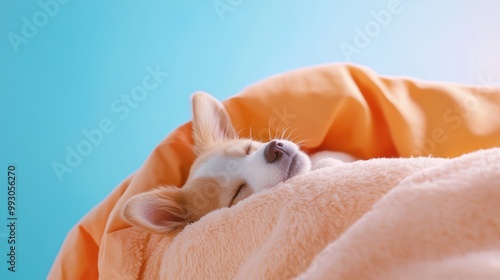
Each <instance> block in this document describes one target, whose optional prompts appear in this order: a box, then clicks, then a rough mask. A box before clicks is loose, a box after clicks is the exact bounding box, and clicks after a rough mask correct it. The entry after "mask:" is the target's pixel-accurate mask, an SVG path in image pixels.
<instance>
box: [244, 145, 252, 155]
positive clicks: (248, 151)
mask: <svg viewBox="0 0 500 280" xmlns="http://www.w3.org/2000/svg"><path fill="white" fill-rule="evenodd" d="M251 150H252V144H250V145H248V147H247V150H246V151H245V153H246V154H247V156H248V155H249V154H250V152H251Z"/></svg>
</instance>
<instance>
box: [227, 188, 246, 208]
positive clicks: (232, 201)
mask: <svg viewBox="0 0 500 280" xmlns="http://www.w3.org/2000/svg"><path fill="white" fill-rule="evenodd" d="M245 186H246V185H245V184H241V186H240V187H239V188H238V190H237V191H236V193H235V194H234V196H233V199H231V203H230V204H229V206H233V204H234V201H235V200H236V198H237V197H238V195H239V194H240V193H241V191H242V190H243V188H244V187H245Z"/></svg>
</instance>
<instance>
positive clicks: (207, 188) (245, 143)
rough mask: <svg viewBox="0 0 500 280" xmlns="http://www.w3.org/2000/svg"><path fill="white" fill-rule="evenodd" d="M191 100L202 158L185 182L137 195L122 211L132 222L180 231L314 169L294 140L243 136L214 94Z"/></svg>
mask: <svg viewBox="0 0 500 280" xmlns="http://www.w3.org/2000/svg"><path fill="white" fill-rule="evenodd" d="M192 103H193V121H192V127H193V139H194V151H195V153H196V155H197V158H196V160H195V161H194V163H193V165H192V166H191V170H190V173H189V177H188V179H187V181H186V183H185V184H184V186H183V187H182V188H176V187H161V188H158V189H156V190H153V191H150V192H146V193H142V194H139V195H136V196H134V197H132V198H131V199H130V200H129V201H128V202H127V203H126V204H125V207H124V210H123V217H124V218H125V220H127V221H129V222H130V223H132V224H135V225H138V226H141V227H143V228H146V229H148V230H152V231H154V232H158V233H166V232H170V231H174V230H177V229H181V228H183V227H184V226H185V225H186V224H188V223H192V222H195V221H197V220H198V219H200V218H201V217H202V216H204V215H206V214H207V213H209V212H211V211H213V210H215V209H218V208H222V207H230V206H232V205H235V204H236V203H238V202H239V201H241V200H243V199H245V198H247V197H248V196H250V195H252V194H254V193H257V192H259V191H262V190H264V189H267V188H271V187H274V186H276V185H277V184H278V183H280V182H283V181H285V180H287V179H289V178H291V177H293V176H295V175H298V174H301V173H304V172H306V171H308V170H309V169H310V167H311V163H310V160H309V158H308V157H307V155H306V154H304V153H303V152H301V151H300V150H299V147H298V146H297V145H296V144H294V143H292V142H290V141H286V140H278V139H277V140H272V141H269V142H267V143H263V142H259V141H254V140H251V139H240V138H238V136H237V133H236V132H235V130H234V128H233V126H232V125H231V121H230V118H229V115H228V113H227V112H226V110H225V109H224V107H223V106H222V104H221V103H220V102H219V101H217V100H216V99H214V98H213V97H211V96H210V95H208V94H205V93H197V94H195V95H194V96H193V98H192Z"/></svg>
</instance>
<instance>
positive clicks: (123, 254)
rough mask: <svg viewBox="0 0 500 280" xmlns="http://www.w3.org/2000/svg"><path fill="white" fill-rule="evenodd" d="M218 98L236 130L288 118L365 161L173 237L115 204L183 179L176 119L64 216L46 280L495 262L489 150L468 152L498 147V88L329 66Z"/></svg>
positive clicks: (395, 269) (493, 166) (312, 275)
mask: <svg viewBox="0 0 500 280" xmlns="http://www.w3.org/2000/svg"><path fill="white" fill-rule="evenodd" d="M185 106H190V105H189V100H186V103H185ZM224 106H225V107H226V109H227V111H228V112H229V115H230V117H231V122H232V123H233V125H234V126H235V128H236V130H237V131H241V136H242V137H249V136H250V133H251V132H252V135H253V138H255V139H258V140H263V141H266V140H268V137H269V136H270V135H269V134H271V136H272V135H277V134H278V135H279V133H281V132H282V131H283V130H284V129H285V127H286V128H288V131H292V132H293V133H292V135H291V138H296V139H297V140H303V144H302V148H303V149H304V150H306V151H307V152H311V153H313V152H316V151H320V150H335V151H342V152H347V153H350V154H353V155H354V156H356V157H358V158H362V159H367V161H360V162H355V163H349V164H339V165H336V166H332V167H327V168H324V169H321V170H317V171H315V172H313V173H311V174H307V175H305V176H302V177H298V178H295V179H293V180H291V181H290V182H287V183H285V184H282V185H281V186H278V187H276V188H275V189H272V190H270V191H267V192H265V193H261V194H258V195H255V196H254V197H252V198H249V199H248V200H247V201H245V202H242V203H241V204H238V205H236V207H234V208H232V209H221V210H220V211H216V212H213V213H211V214H209V215H208V216H206V217H204V219H202V220H201V221H199V223H195V224H192V225H190V226H188V227H187V228H186V229H185V230H184V231H183V232H181V233H180V234H179V235H177V236H159V235H152V234H148V233H146V232H143V231H141V230H140V229H138V228H136V227H131V226H130V225H129V224H127V223H126V222H125V221H123V219H122V218H121V216H120V213H121V210H122V207H123V204H124V202H125V201H127V200H128V199H129V198H130V197H132V196H134V195H136V194H138V193H141V192H145V191H148V190H151V189H153V188H156V187H157V186H161V185H170V186H182V184H183V182H184V181H185V180H186V177H187V175H188V171H189V168H190V165H191V163H192V161H193V158H194V154H193V152H192V138H191V126H190V124H189V123H188V124H185V125H183V126H181V127H179V128H178V129H176V130H175V131H173V132H172V133H171V134H170V135H169V136H168V137H167V138H165V140H163V141H162V142H161V143H160V144H159V145H158V146H157V147H156V148H155V149H154V150H153V151H152V153H151V155H150V156H149V157H148V159H147V160H146V161H145V162H144V164H143V166H142V167H141V168H139V169H138V170H137V172H135V173H134V174H132V175H130V176H129V177H128V178H127V179H126V180H124V181H123V182H122V183H121V184H119V185H118V186H117V187H116V188H115V189H114V190H113V192H112V193H111V194H110V195H109V196H108V197H107V198H106V199H105V200H103V201H102V202H101V203H99V204H98V205H97V206H96V207H95V208H94V209H92V211H89V213H88V214H87V215H85V217H83V218H82V220H81V221H80V222H79V223H78V224H77V225H75V227H74V228H73V229H72V230H71V232H69V233H68V235H67V237H66V240H65V241H64V244H63V245H62V247H61V250H60V252H59V255H58V256H57V258H56V259H55V261H54V264H53V266H52V268H51V270H50V272H49V275H48V279H65V280H66V279H70V280H74V279H85V280H89V279H117V280H118V279H120V280H121V279H148V280H149V279H157V278H158V277H159V275H160V274H163V275H169V276H174V277H173V278H168V279H175V278H176V277H178V278H177V279H196V278H198V279H224V278H232V277H235V278H238V277H239V278H249V279H286V278H291V277H299V278H302V279H322V278H327V279H367V278H369V277H371V278H376V277H379V279H390V278H389V277H392V279H398V275H405V278H403V279H409V277H410V276H412V277H413V276H415V277H416V278H415V279H432V278H431V277H430V276H429V277H426V276H425V275H424V274H422V273H427V272H428V273H434V275H436V274H439V273H448V272H449V271H446V269H450V271H452V272H453V273H455V272H456V273H459V272H460V273H463V274H464V275H465V273H474V272H477V271H467V270H466V269H465V268H475V267H478V266H479V265H481V268H482V269H480V270H479V271H484V272H491V273H496V272H495V271H494V268H495V266H494V265H495V264H498V262H495V257H496V256H497V254H496V253H497V252H498V251H495V250H497V249H498V239H496V237H498V236H500V233H499V231H498V224H499V222H498V219H499V218H498V217H500V213H499V210H498V205H500V199H499V196H498V188H499V180H500V179H499V175H498V172H499V171H498V170H499V166H498V162H499V159H500V158H499V155H498V154H499V152H498V150H496V149H490V150H484V151H479V152H477V150H479V149H488V148H492V147H495V146H499V145H500V114H499V112H500V88H497V87H492V86H490V85H476V86H472V85H459V84H451V83H444V82H428V81H420V80H416V79H412V78H405V77H385V76H381V75H379V74H377V73H376V72H374V71H372V70H370V69H368V68H365V67H360V66H356V65H351V64H329V65H322V66H317V67H310V68H305V69H300V70H296V71H292V72H289V73H284V74H281V75H277V76H275V77H271V78H268V79H266V80H264V81H262V82H259V83H257V84H255V85H252V86H250V87H248V88H246V89H244V90H243V91H242V92H241V93H240V94H238V95H236V96H234V97H233V98H231V99H228V100H226V101H225V102H224ZM173 117H174V116H173ZM467 153H472V154H468V155H464V154H467ZM431 154H432V155H433V156H434V157H435V158H427V157H425V158H418V157H415V158H412V156H428V155H431ZM439 157H442V158H448V159H440V158H439ZM378 158H391V159H378ZM368 159H370V160H368ZM495 202H497V203H495ZM495 236H496V237H495ZM466 263H467V264H468V265H465V264H466ZM471 264H473V265H471ZM458 268H463V269H464V271H457V269H458ZM496 268H498V266H497V267H496ZM416 272H418V273H420V274H417V273H416ZM422 275H424V276H422ZM420 276H422V277H420ZM485 277H487V276H485ZM440 279H455V278H454V277H448V278H444V277H442V278H440ZM456 279H465V278H461V277H460V276H457V277H456ZM474 279H481V278H479V277H476V278H474ZM484 279H487V278H484ZM493 279H500V277H498V274H496V276H495V277H494V278H493Z"/></svg>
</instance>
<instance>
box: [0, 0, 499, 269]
mask: <svg viewBox="0 0 500 280" xmlns="http://www.w3.org/2000/svg"><path fill="white" fill-rule="evenodd" d="M43 1H46V0H43ZM222 2H226V1H222ZM232 2H233V3H234V2H237V1H232ZM388 2H389V1H378V0H377V1H373V0H372V1H285V0H280V1H242V2H241V4H240V5H238V6H236V7H234V9H233V10H232V11H228V12H226V13H224V17H223V18H222V19H221V18H219V16H218V14H217V12H216V11H215V9H214V7H213V1H140V2H139V1H134V2H132V1H95V0H92V1H70V2H69V3H68V4H65V5H61V6H60V10H59V12H58V13H57V14H56V15H55V16H54V17H53V18H50V19H49V21H48V23H47V25H45V26H44V27H42V28H40V29H39V31H38V33H37V34H36V35H35V36H34V37H33V38H32V39H29V42H28V43H27V44H21V45H20V46H19V53H17V54H16V53H15V51H14V49H13V48H12V46H11V44H10V42H9V39H8V38H7V34H8V33H9V32H14V33H17V34H21V28H22V26H23V22H22V18H23V17H27V18H28V19H30V20H31V18H32V16H33V14H34V13H35V12H37V11H40V10H41V8H40V6H39V5H38V4H37V3H36V2H34V1H6V0H3V1H1V2H0V34H1V35H2V36H3V37H2V39H0V94H1V101H0V117H1V120H2V127H1V132H0V135H1V137H0V141H1V142H0V182H1V184H0V186H2V187H0V279H43V278H45V277H46V275H47V273H48V271H49V269H50V266H51V264H52V262H53V260H54V258H55V256H56V254H57V252H58V250H59V248H60V245H61V244H62V242H63V240H64V237H65V235H66V233H67V232H68V231H69V230H70V229H71V227H72V226H73V225H74V224H75V223H77V222H78V221H79V219H80V218H81V217H82V216H83V215H84V214H85V213H86V212H87V211H89V210H90V209H91V208H92V207H94V206H95V205H96V204H98V203H99V202H100V201H101V200H102V199H103V198H104V197H106V195H107V194H108V193H109V192H110V191H111V190H112V189H113V187H114V186H116V185H117V184H119V183H120V182H121V181H122V180H123V179H124V178H126V176H127V175H129V174H130V173H131V172H134V171H135V170H136V169H138V168H139V167H140V166H141V164H142V162H143V161H144V160H145V159H146V157H147V156H148V154H149V153H150V151H151V150H152V149H153V148H154V147H155V146H156V145H157V144H158V143H159V142H160V141H161V140H162V139H163V138H164V137H165V136H166V135H167V134H168V133H169V132H170V131H172V130H173V129H174V128H176V127H177V126H179V125H181V124H182V123H184V122H186V121H188V120H189V119H190V103H189V96H190V94H191V93H192V92H193V91H195V90H204V91H207V92H210V93H212V94H214V95H215V96H217V97H218V98H220V99H225V98H227V97H229V96H231V95H233V94H235V93H237V92H239V91H240V90H241V89H243V88H244V87H246V86H248V85H249V84H252V83H255V82H257V81H259V80H261V79H264V78H266V77H268V76H270V75H273V74H277V73H280V72H283V71H288V70H291V69H294V68H298V67H304V66H310V65H316V64H321V63H329V62H339V61H346V57H344V55H343V54H342V52H341V49H340V44H341V43H342V42H346V43H349V44H353V41H354V35H355V28H364V27H365V25H366V24H367V23H369V22H370V21H371V20H372V16H371V14H370V12H372V11H379V10H381V9H385V8H386V7H387V3H388ZM400 3H401V6H402V7H403V10H402V12H401V13H399V14H397V15H393V17H392V19H391V22H390V24H389V25H388V26H387V27H383V28H382V29H381V31H380V33H379V34H378V36H376V37H374V38H373V39H372V41H371V42H370V44H369V45H368V46H367V47H366V48H363V49H361V52H360V53H359V54H354V55H352V57H351V62H354V63H359V64H364V65H367V66H369V67H371V68H373V69H374V70H376V71H377V72H379V73H382V74H387V75H407V76H413V77H417V78H422V79H429V80H441V81H453V82H464V83H475V84H478V83H481V82H482V79H483V80H487V81H488V82H489V83H493V84H494V83H496V84H497V85H498V81H500V67H499V66H500V54H499V51H500V38H499V34H500V33H499V30H500V17H498V11H500V2H498V1H495V0H489V1H487V0H483V1H430V0H427V1H409V0H401V1H400ZM31 21H32V20H31ZM155 65H159V67H160V69H162V71H166V72H169V73H170V76H169V77H168V78H167V79H166V80H165V81H164V82H163V83H161V84H160V86H159V87H158V88H157V89H155V90H153V91H151V92H150V93H149V95H148V97H147V98H146V99H145V100H144V101H143V102H141V103H140V104H139V105H138V106H137V108H135V109H134V110H132V111H131V113H130V115H129V116H128V117H127V118H126V119H124V120H123V121H121V120H119V119H118V118H117V115H116V114H115V113H113V112H112V111H111V109H110V105H111V103H112V102H113V100H115V99H117V98H120V96H121V95H122V94H130V92H131V90H132V88H133V87H134V86H136V85H139V84H141V82H142V79H143V77H144V76H145V75H146V74H147V72H146V70H145V69H146V67H147V66H152V67H153V68H154V67H155ZM480 77H482V78H480ZM103 118H110V119H112V120H113V123H114V124H115V129H114V131H113V132H112V133H110V134H107V135H105V137H104V139H103V141H102V143H101V144H100V145H99V146H97V147H94V148H93V151H92V152H91V153H90V154H89V155H88V156H87V157H85V158H84V159H83V161H82V163H81V164H80V165H79V166H77V167H76V168H74V171H73V172H72V173H66V174H64V177H63V178H64V180H63V181H62V182H59V180H58V179H57V177H56V175H55V173H54V171H53V170H52V167H51V163H52V162H53V161H59V162H64V158H65V156H66V150H65V147H66V146H67V145H69V146H71V147H73V148H74V147H75V146H76V145H77V143H78V142H79V141H81V140H83V139H84V136H83V135H82V133H81V131H82V130H83V129H93V128H96V127H98V125H99V122H100V121H101V120H102V119H103ZM11 163H14V164H15V165H16V166H17V170H18V171H17V175H18V188H17V191H18V192H17V201H18V205H17V206H18V209H17V216H18V218H19V221H18V227H17V231H18V235H17V241H18V248H17V250H18V251H17V272H16V273H10V272H8V271H7V264H6V259H7V257H6V253H7V244H6V239H5V234H6V226H5V224H6V216H7V205H6V199H7V198H6V196H7V189H6V186H7V183H6V181H7V180H6V179H7V178H6V173H7V165H8V164H11Z"/></svg>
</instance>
